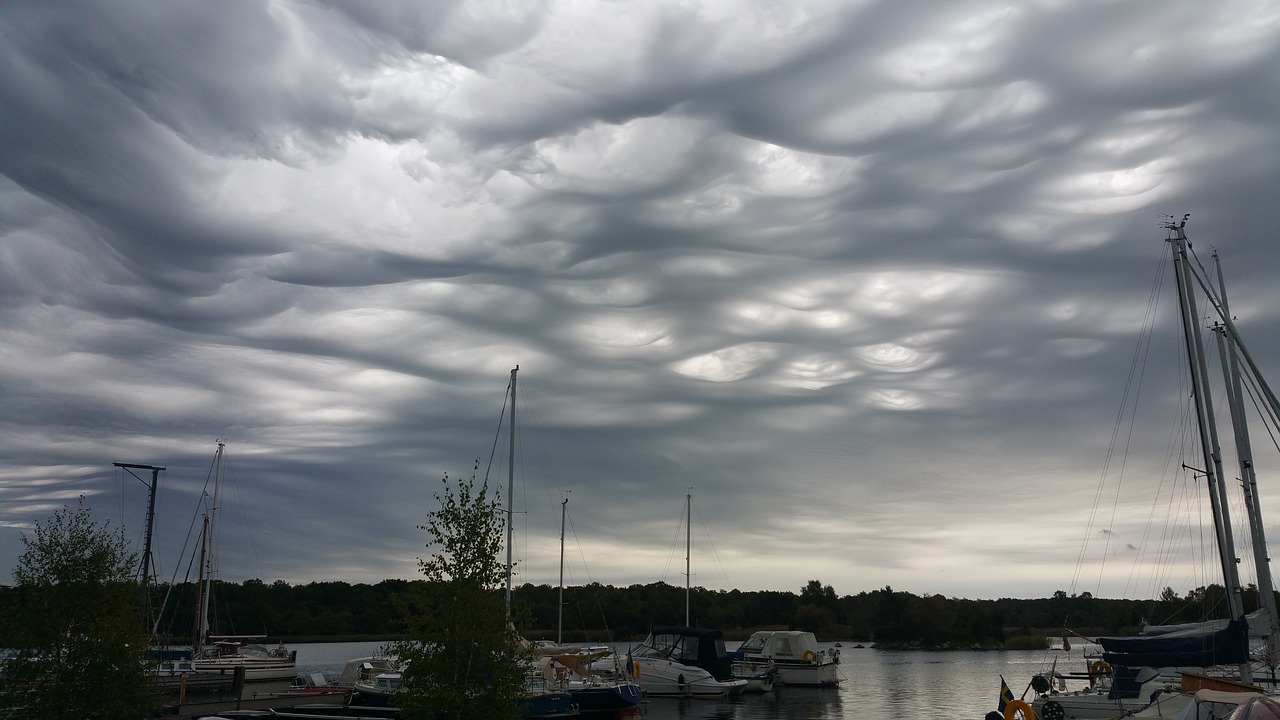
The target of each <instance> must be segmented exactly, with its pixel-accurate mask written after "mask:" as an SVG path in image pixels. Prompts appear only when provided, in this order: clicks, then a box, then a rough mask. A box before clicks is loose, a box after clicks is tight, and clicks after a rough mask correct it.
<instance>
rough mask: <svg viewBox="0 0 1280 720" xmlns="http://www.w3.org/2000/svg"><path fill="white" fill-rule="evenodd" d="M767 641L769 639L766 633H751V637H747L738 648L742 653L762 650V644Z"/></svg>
mask: <svg viewBox="0 0 1280 720" xmlns="http://www.w3.org/2000/svg"><path fill="white" fill-rule="evenodd" d="M768 641H769V635H768V634H767V633H763V634H756V635H752V636H751V637H749V638H747V641H746V642H744V643H742V646H741V647H739V648H738V649H739V650H741V651H742V652H744V653H747V652H750V653H758V652H762V651H763V650H764V644H765V643H766V642H768Z"/></svg>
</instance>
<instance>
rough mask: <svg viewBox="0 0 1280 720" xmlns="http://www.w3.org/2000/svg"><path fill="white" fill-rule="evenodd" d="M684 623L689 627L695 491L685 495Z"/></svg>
mask: <svg viewBox="0 0 1280 720" xmlns="http://www.w3.org/2000/svg"><path fill="white" fill-rule="evenodd" d="M684 514H685V523H684V624H685V627H689V578H690V577H692V574H691V573H692V570H691V569H690V567H689V563H690V558H691V557H692V553H691V552H690V551H691V549H692V547H693V545H692V541H691V533H692V528H693V493H687V494H686V495H685V496H684Z"/></svg>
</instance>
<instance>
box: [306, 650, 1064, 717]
mask: <svg viewBox="0 0 1280 720" xmlns="http://www.w3.org/2000/svg"><path fill="white" fill-rule="evenodd" d="M380 645H381V643H376V642H374V643H314V644H301V645H294V646H292V647H293V648H294V649H296V650H297V651H298V672H299V673H307V672H323V673H325V674H326V675H329V676H336V675H337V674H338V673H339V672H340V671H341V670H342V666H343V665H344V664H345V663H346V661H347V660H349V659H352V658H356V657H363V656H366V655H371V654H373V653H374V652H375V651H376V650H377V649H378V648H379V647H380ZM851 645H852V643H845V647H843V648H842V649H841V655H840V657H841V660H840V667H841V670H842V672H843V673H844V676H845V680H844V682H842V683H841V684H840V687H839V688H838V689H837V688H832V689H813V688H785V687H784V688H777V689H775V690H774V691H773V692H772V693H767V694H759V695H744V696H742V697H741V698H737V699H733V700H677V699H671V698H652V699H650V700H649V701H648V702H647V703H646V704H645V706H644V707H643V709H642V711H641V713H640V717H642V718H645V719H646V720H668V719H672V718H688V719H690V720H835V719H836V718H856V719H858V720H863V719H865V720H982V718H983V716H985V715H986V714H987V712H989V711H991V710H994V709H995V706H996V699H997V695H998V694H999V691H1000V675H1001V674H1003V675H1004V677H1005V679H1006V680H1008V682H1009V686H1010V687H1011V688H1013V691H1014V694H1021V692H1022V689H1023V687H1025V686H1026V683H1027V682H1028V680H1030V678H1031V676H1032V675H1033V674H1035V673H1036V672H1038V671H1039V670H1041V669H1044V668H1045V667H1047V665H1046V663H1047V662H1052V659H1053V655H1052V654H1050V653H1046V652H1043V651H1016V652H899V651H890V650H871V649H863V650H858V649H853V648H852V647H850V646H851ZM619 647H621V649H622V650H623V651H624V652H625V650H626V645H625V644H623V645H621V646H619ZM1057 657H1058V658H1062V653H1057Z"/></svg>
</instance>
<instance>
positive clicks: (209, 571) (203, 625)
mask: <svg viewBox="0 0 1280 720" xmlns="http://www.w3.org/2000/svg"><path fill="white" fill-rule="evenodd" d="M224 447H226V444H225V443H223V442H222V441H221V440H219V441H218V452H217V453H216V454H215V455H214V456H213V506H212V507H211V508H210V509H209V519H208V525H207V526H206V528H205V533H204V548H202V549H201V551H200V553H201V562H202V565H203V566H204V592H203V593H201V597H200V633H199V636H198V640H199V642H198V643H197V644H198V645H204V643H205V641H207V640H208V639H209V630H210V627H209V598H210V597H212V595H213V572H214V553H215V551H216V549H217V544H218V542H217V540H218V532H217V527H218V502H219V494H220V490H221V488H222V450H223V448H224ZM196 649H197V650H198V649H199V648H196Z"/></svg>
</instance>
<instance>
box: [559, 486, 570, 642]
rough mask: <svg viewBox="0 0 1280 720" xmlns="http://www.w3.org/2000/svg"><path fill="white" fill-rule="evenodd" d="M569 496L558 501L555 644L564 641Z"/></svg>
mask: <svg viewBox="0 0 1280 720" xmlns="http://www.w3.org/2000/svg"><path fill="white" fill-rule="evenodd" d="M568 506H569V498H565V499H564V500H563V501H562V502H561V503H560V603H559V605H558V607H557V608H556V645H561V644H563V642H564V637H563V635H564V515H565V510H566V509H567V508H568Z"/></svg>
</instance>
